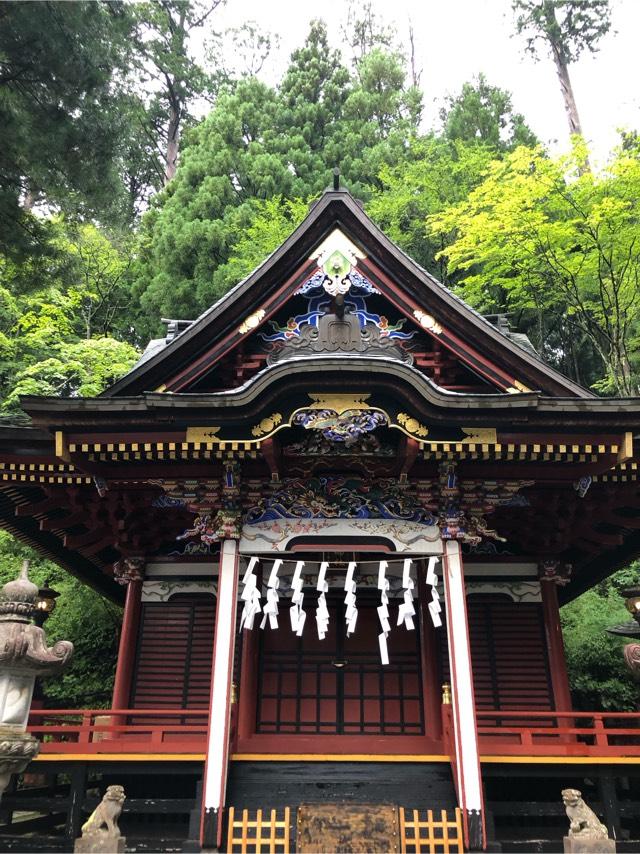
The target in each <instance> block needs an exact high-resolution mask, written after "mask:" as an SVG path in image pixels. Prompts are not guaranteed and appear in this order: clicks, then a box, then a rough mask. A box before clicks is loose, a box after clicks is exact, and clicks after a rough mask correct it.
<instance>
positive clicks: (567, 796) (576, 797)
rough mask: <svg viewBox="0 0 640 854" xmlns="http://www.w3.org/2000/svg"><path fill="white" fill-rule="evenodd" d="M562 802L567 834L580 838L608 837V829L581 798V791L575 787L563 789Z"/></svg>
mask: <svg viewBox="0 0 640 854" xmlns="http://www.w3.org/2000/svg"><path fill="white" fill-rule="evenodd" d="M562 802H563V804H564V806H565V809H566V811H567V818H568V819H569V836H578V837H581V838H582V839H585V838H588V839H608V838H609V831H608V830H607V828H606V827H605V825H604V824H602V822H601V821H600V819H599V818H598V816H597V815H596V814H595V813H594V811H593V810H592V809H591V807H588V806H587V805H586V804H585V802H584V801H583V800H582V792H579V791H578V790H577V789H563V790H562Z"/></svg>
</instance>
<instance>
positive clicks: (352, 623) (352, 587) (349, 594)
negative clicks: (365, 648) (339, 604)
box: [344, 561, 358, 638]
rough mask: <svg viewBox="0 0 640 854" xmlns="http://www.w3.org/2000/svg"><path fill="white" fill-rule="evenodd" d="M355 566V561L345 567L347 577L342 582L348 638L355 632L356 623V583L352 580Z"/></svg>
mask: <svg viewBox="0 0 640 854" xmlns="http://www.w3.org/2000/svg"><path fill="white" fill-rule="evenodd" d="M356 566H357V564H356V562H355V561H351V563H349V565H348V566H347V575H346V577H345V580H344V589H345V597H344V605H345V614H344V619H345V622H346V624H347V637H348V638H349V637H351V635H352V634H353V633H354V632H355V630H356V623H357V622H358V608H357V606H356V582H355V581H354V578H353V575H354V573H355V571H356Z"/></svg>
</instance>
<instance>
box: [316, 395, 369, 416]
mask: <svg viewBox="0 0 640 854" xmlns="http://www.w3.org/2000/svg"><path fill="white" fill-rule="evenodd" d="M309 397H310V398H311V400H312V403H310V404H309V406H308V407H307V409H331V410H332V412H335V413H336V414H337V415H341V414H342V413H343V412H346V411H347V410H348V409H371V407H370V406H369V404H368V403H367V400H369V398H370V397H371V395H370V394H309Z"/></svg>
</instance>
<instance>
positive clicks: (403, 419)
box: [398, 412, 429, 438]
mask: <svg viewBox="0 0 640 854" xmlns="http://www.w3.org/2000/svg"><path fill="white" fill-rule="evenodd" d="M398 424H401V425H402V426H403V427H404V429H405V430H406V431H407V433H411V435H412V436H420V437H421V438H424V437H425V436H428V435H429V431H428V429H427V428H426V427H425V426H424V424H421V423H420V422H419V421H418V419H417V418H414V417H413V416H412V415H407V413H406V412H399V413H398Z"/></svg>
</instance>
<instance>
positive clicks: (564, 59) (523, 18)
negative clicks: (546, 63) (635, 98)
mask: <svg viewBox="0 0 640 854" xmlns="http://www.w3.org/2000/svg"><path fill="white" fill-rule="evenodd" d="M512 6H513V11H514V12H515V15H516V29H517V31H518V33H520V34H522V35H524V36H525V38H526V42H525V43H526V50H527V51H528V53H530V54H531V55H532V56H534V57H536V58H537V55H538V54H537V50H538V43H539V42H542V43H543V44H544V45H545V47H546V48H547V49H548V50H549V51H550V52H551V56H552V58H553V62H554V64H555V67H556V73H557V75H558V82H559V83H560V91H561V93H562V98H563V100H564V106H565V110H566V113H567V120H568V122H569V133H570V135H573V134H579V135H580V136H582V124H581V122H580V116H579V114H578V107H577V104H576V99H575V96H574V94H573V87H572V85H571V78H570V76H569V65H570V64H571V63H573V62H575V61H576V60H577V59H578V58H579V56H580V54H581V53H583V51H585V50H586V51H589V52H591V53H595V51H596V50H597V49H598V42H599V41H600V39H601V38H602V37H603V36H604V35H606V33H608V32H609V28H610V27H611V9H610V6H609V0H513V2H512Z"/></svg>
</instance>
